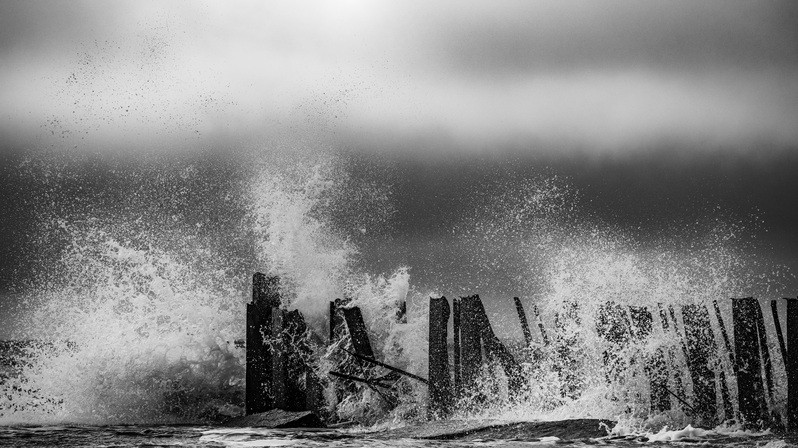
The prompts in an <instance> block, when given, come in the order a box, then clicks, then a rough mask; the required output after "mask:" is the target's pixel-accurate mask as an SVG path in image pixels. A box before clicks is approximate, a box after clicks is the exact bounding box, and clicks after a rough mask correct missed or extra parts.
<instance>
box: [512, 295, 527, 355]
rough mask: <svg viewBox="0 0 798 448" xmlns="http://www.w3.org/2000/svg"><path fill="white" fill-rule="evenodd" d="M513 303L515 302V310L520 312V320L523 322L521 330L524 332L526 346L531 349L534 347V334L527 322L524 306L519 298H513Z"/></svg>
mask: <svg viewBox="0 0 798 448" xmlns="http://www.w3.org/2000/svg"><path fill="white" fill-rule="evenodd" d="M513 301H515V310H516V311H517V312H518V320H520V321H521V330H522V331H523V332H524V342H526V346H527V347H529V346H530V345H532V332H531V331H529V322H527V320H526V313H525V312H524V305H523V304H522V303H521V299H519V298H518V297H513Z"/></svg>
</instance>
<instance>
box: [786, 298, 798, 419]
mask: <svg viewBox="0 0 798 448" xmlns="http://www.w3.org/2000/svg"><path fill="white" fill-rule="evenodd" d="M785 364H786V367H787V425H788V426H787V429H788V430H789V431H793V432H794V431H798V299H787V362H786V363H785Z"/></svg>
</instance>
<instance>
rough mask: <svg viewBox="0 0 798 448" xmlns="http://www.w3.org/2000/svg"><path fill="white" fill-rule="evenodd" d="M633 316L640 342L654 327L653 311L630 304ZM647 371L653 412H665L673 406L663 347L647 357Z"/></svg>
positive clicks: (633, 325)
mask: <svg viewBox="0 0 798 448" xmlns="http://www.w3.org/2000/svg"><path fill="white" fill-rule="evenodd" d="M629 313H630V314H631V316H632V329H633V331H632V333H633V335H634V337H635V339H637V340H638V342H643V341H644V340H646V339H647V338H648V337H649V336H651V332H652V331H653V329H654V328H653V327H654V318H653V316H652V315H651V312H650V311H648V309H646V307H642V306H630V307H629ZM645 370H646V373H647V374H648V381H649V384H650V386H651V393H650V402H651V411H652V412H663V411H667V410H669V409H670V408H671V397H670V394H669V393H668V365H667V364H666V363H665V351H664V349H663V348H662V347H659V348H657V349H656V350H655V351H654V353H652V354H651V355H649V356H647V357H646V367H645Z"/></svg>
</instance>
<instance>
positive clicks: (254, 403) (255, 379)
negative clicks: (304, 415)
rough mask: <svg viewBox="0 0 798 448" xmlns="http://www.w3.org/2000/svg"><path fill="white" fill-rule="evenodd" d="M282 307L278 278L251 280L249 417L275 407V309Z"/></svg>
mask: <svg viewBox="0 0 798 448" xmlns="http://www.w3.org/2000/svg"><path fill="white" fill-rule="evenodd" d="M279 306H280V294H279V278H277V277H266V275H265V274H262V273H260V272H258V273H256V274H255V275H253V276H252V302H251V303H248V304H247V341H246V367H247V370H246V390H245V394H246V397H245V410H246V413H247V414H248V415H249V414H255V413H258V412H264V411H267V410H269V409H272V408H273V407H274V402H273V400H272V399H271V397H270V394H271V388H272V378H271V365H272V358H271V349H270V347H269V345H268V340H269V339H270V338H271V336H272V332H271V324H272V308H275V307H279Z"/></svg>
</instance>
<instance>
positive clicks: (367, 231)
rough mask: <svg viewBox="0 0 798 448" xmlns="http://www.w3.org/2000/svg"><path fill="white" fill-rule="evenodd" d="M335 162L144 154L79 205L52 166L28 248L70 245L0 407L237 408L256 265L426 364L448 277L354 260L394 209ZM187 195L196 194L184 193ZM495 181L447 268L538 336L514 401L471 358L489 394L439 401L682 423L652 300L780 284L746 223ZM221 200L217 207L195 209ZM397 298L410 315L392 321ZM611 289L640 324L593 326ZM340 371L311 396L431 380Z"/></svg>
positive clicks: (13, 413) (396, 417)
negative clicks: (152, 163)
mask: <svg viewBox="0 0 798 448" xmlns="http://www.w3.org/2000/svg"><path fill="white" fill-rule="evenodd" d="M342 166H343V165H341V164H338V162H337V161H334V160H332V161H330V160H327V161H323V162H322V163H316V162H315V161H314V162H311V163H297V164H296V165H295V166H293V167H286V166H284V165H280V164H273V165H270V164H268V163H262V164H256V165H255V166H251V167H248V168H247V169H242V170H241V173H243V174H237V175H239V176H241V179H238V181H236V182H231V183H230V185H229V186H228V187H225V188H224V189H223V191H222V193H223V194H219V195H216V194H209V193H207V191H210V190H202V186H203V182H202V176H201V175H200V174H198V172H200V171H202V170H201V169H197V168H192V167H191V166H186V167H181V169H179V170H176V174H175V175H170V174H168V173H164V172H162V171H158V170H155V171H153V172H148V171H147V169H143V168H140V169H139V171H137V173H138V174H136V176H141V178H140V179H138V178H137V179H134V181H133V182H132V184H133V185H135V186H136V189H134V191H137V193H136V195H134V196H132V197H128V196H117V195H116V194H115V193H114V192H113V190H114V188H115V187H114V183H113V182H109V183H108V186H106V185H103V186H100V187H98V186H96V185H94V186H93V187H92V188H95V189H96V188H100V190H99V191H106V190H103V189H109V190H111V193H108V192H106V193H104V195H101V196H103V198H104V199H103V200H102V201H99V202H97V201H95V202H93V203H92V202H91V201H87V204H84V205H86V206H85V207H84V206H81V207H78V208H74V207H68V206H65V205H64V203H63V199H64V198H67V199H68V197H69V195H70V194H71V193H70V191H73V192H74V191H76V190H75V188H74V186H75V185H78V186H80V185H81V183H80V182H72V181H71V180H70V182H72V183H71V185H72V186H73V187H71V188H72V189H71V190H67V191H61V190H60V189H61V188H64V187H63V185H62V184H61V183H63V182H64V181H63V180H59V179H63V178H69V179H71V178H73V177H75V176H76V175H75V174H73V173H67V175H64V174H63V172H62V170H63V168H57V169H54V170H53V171H52V172H51V173H50V174H49V175H48V177H47V179H49V180H47V181H46V183H47V185H46V187H44V190H46V191H47V195H45V196H46V197H47V198H48V199H49V200H50V203H54V204H56V205H55V206H54V208H53V209H52V210H49V207H46V208H48V210H46V211H44V212H43V215H42V216H40V217H39V223H38V225H39V228H40V229H42V230H43V231H42V239H41V241H39V243H38V244H39V246H40V247H41V248H47V247H49V243H51V242H53V241H64V242H66V244H64V245H63V248H62V249H61V250H59V251H58V252H57V257H53V256H51V255H49V256H48V257H41V259H42V260H44V259H46V260H48V262H47V263H42V264H41V266H39V268H40V269H41V270H42V271H46V272H48V274H47V275H46V276H45V277H42V278H40V279H37V280H41V281H33V282H30V285H29V286H28V288H27V290H26V291H25V294H24V295H25V296H26V297H27V298H28V299H27V300H28V305H27V306H26V307H25V308H24V309H25V310H26V312H25V314H24V315H21V316H20V317H19V318H18V319H17V321H16V322H15V323H16V327H17V330H18V331H19V334H20V336H21V337H22V336H23V333H26V334H27V336H25V337H29V336H30V335H34V336H35V337H37V338H43V339H47V340H49V341H50V343H49V344H46V345H40V346H32V347H31V348H30V349H29V350H28V353H27V355H26V360H25V362H24V364H23V365H22V367H21V368H20V369H21V371H20V372H19V375H17V376H15V377H14V378H13V379H12V380H10V381H6V382H4V383H3V386H2V387H3V391H4V392H6V393H5V394H3V397H2V398H0V399H2V400H4V401H3V402H2V403H1V404H0V409H2V411H1V412H2V417H0V419H2V422H3V423H6V424H8V423H20V422H28V423H31V422H32V423H54V422H59V423H60V422H68V423H70V422H74V423H97V424H108V423H136V422H160V423H163V422H199V421H218V420H221V419H224V418H225V417H226V416H229V415H234V414H239V413H241V412H242V409H241V405H242V401H243V376H244V375H243V369H244V362H243V361H244V360H243V350H242V349H240V348H237V347H236V346H235V344H234V341H235V340H236V339H241V338H242V337H243V334H244V325H243V322H244V315H243V314H244V311H243V310H244V304H245V302H246V301H248V300H249V298H248V286H249V285H248V279H249V278H250V276H251V273H252V272H253V271H255V270H263V271H266V272H269V273H271V274H276V275H279V276H280V277H281V279H282V280H283V283H282V284H283V289H282V290H281V293H282V294H283V297H284V303H285V305H286V306H287V307H289V308H291V309H299V310H300V311H302V313H303V314H305V315H306V318H307V319H308V320H309V322H310V323H311V324H312V326H313V328H314V330H315V331H316V333H317V334H326V331H325V330H326V312H327V309H328V304H329V301H330V300H334V299H335V298H347V299H351V301H350V302H349V305H348V306H358V307H360V308H361V310H362V311H363V315H364V320H365V322H366V324H367V326H368V327H369V334H370V336H371V343H372V346H373V348H374V350H375V353H376V354H377V357H378V358H380V359H381V360H383V361H385V362H387V363H389V364H391V365H396V366H397V367H400V368H403V369H405V370H407V371H410V372H411V373H414V374H418V375H420V376H423V377H425V376H427V372H426V370H427V328H428V320H427V319H428V316H427V312H428V311H427V304H428V300H429V297H432V296H434V297H438V296H440V295H442V294H443V295H447V296H448V297H449V298H450V299H451V298H453V297H454V295H452V294H451V293H450V291H452V290H453V289H454V288H453V283H452V282H451V281H450V282H444V283H443V284H413V281H412V277H413V273H414V267H413V266H408V267H399V266H397V267H396V270H394V271H392V272H391V271H389V272H387V273H375V272H370V271H369V270H368V269H365V268H363V267H362V266H360V265H359V263H358V261H359V258H360V257H361V254H360V253H359V248H360V246H359V244H358V238H362V236H363V235H372V232H373V229H374V227H372V226H373V225H380V223H384V222H386V221H389V220H390V216H391V214H392V206H391V204H390V197H391V195H390V194H389V189H388V188H386V186H385V185H380V184H374V183H368V182H367V183H358V181H357V180H355V179H353V178H352V177H348V174H347V170H346V169H344V168H342ZM122 172H125V171H124V170H123V171H122ZM53 173H55V174H53ZM78 177H79V176H78ZM123 177H124V176H123ZM111 178H112V179H113V178H114V177H113V176H111ZM151 178H155V179H159V180H160V181H159V182H160V183H159V184H158V185H159V186H158V189H152V188H150V189H148V188H149V187H147V186H146V185H145V184H146V180H147V179H151ZM53 179H55V180H53ZM69 179H68V180H69ZM59 182H61V183H59ZM186 185H190V186H191V187H192V188H187V187H186ZM196 191H206V193H205V194H206V196H201V197H199V198H194V197H193V195H192V193H193V192H196ZM501 191H502V193H501V194H499V195H496V196H492V195H489V194H487V193H486V194H485V196H484V197H482V198H480V200H478V201H474V203H473V204H472V205H473V209H470V210H462V214H463V217H464V218H463V220H461V221H460V222H459V223H458V224H457V226H455V227H454V228H452V229H449V230H450V231H451V232H452V233H453V234H455V235H457V238H456V240H455V243H456V244H457V245H459V246H462V248H464V250H463V252H464V253H467V254H469V258H464V259H463V260H462V264H461V265H459V267H460V268H461V270H462V271H463V273H462V276H463V277H467V278H468V284H467V285H466V286H467V288H468V290H469V291H471V292H474V293H480V294H481V296H482V297H483V300H484V301H485V304H486V308H487V311H488V315H489V318H490V320H491V325H492V326H493V328H494V330H495V331H496V333H497V334H498V336H499V337H500V338H501V339H502V340H504V341H505V342H506V343H508V345H513V344H512V342H513V338H514V337H516V336H520V330H519V329H518V322H517V318H515V317H514V316H513V314H512V313H511V312H507V311H506V310H504V311H503V307H507V308H508V309H512V305H511V302H510V301H511V299H512V297H511V296H508V297H501V296H496V295H493V293H492V291H499V290H511V291H514V293H515V294H518V295H519V296H520V297H521V298H522V300H524V301H530V302H533V303H535V304H537V306H538V307H539V309H540V311H541V317H542V321H543V323H544V325H545V327H546V328H547V330H548V332H549V337H550V339H551V343H550V344H549V345H548V346H546V345H543V344H542V343H538V344H535V345H534V346H533V347H527V348H519V349H518V350H516V352H515V355H516V359H517V360H519V361H520V362H521V363H522V366H523V368H524V371H525V373H526V374H527V378H528V384H527V385H526V387H525V389H524V393H523V394H522V396H521V397H520V399H516V400H510V399H509V398H508V397H507V393H506V385H504V384H503V381H505V379H504V378H503V373H502V372H501V370H500V369H497V368H496V367H495V366H486V367H485V368H484V369H483V377H482V379H481V380H480V385H481V386H480V388H479V390H477V391H469V393H470V394H471V395H470V396H476V395H480V393H481V395H482V396H484V397H487V398H488V399H487V400H483V401H480V402H478V403H475V402H473V401H469V397H468V396H467V397H466V398H464V399H463V401H461V407H460V408H458V409H456V410H455V414H454V416H455V417H457V418H470V419H484V418H500V419H505V420H525V419H527V420H528V419H558V418H569V417H594V418H612V419H616V418H619V419H621V420H623V421H629V422H632V423H629V425H628V427H630V428H631V427H635V428H654V430H657V429H658V428H660V427H662V426H665V425H669V426H670V427H683V425H684V424H686V423H687V422H688V421H689V420H690V419H689V416H687V415H686V410H685V409H684V408H683V407H682V406H681V405H680V404H679V403H677V402H676V401H675V400H671V402H672V404H673V408H674V409H673V410H671V411H669V412H666V413H664V414H659V415H655V414H652V413H651V412H650V406H649V402H648V393H649V389H648V388H649V384H648V379H647V376H646V372H645V369H644V366H643V365H644V364H645V360H646V357H647V356H649V355H650V354H651V353H654V352H655V351H656V350H658V349H660V348H662V349H666V350H672V351H674V352H675V361H674V362H675V363H676V364H675V365H674V367H676V368H677V370H680V371H682V372H686V366H685V363H684V359H683V355H681V354H680V350H681V347H680V346H679V344H678V342H677V341H678V337H677V336H675V335H676V333H673V331H672V330H671V331H670V332H668V333H666V332H665V331H664V330H663V329H662V322H661V321H660V317H659V313H658V312H657V305H658V304H659V303H662V304H663V305H665V306H666V307H667V305H671V306H674V308H675V309H676V311H677V312H676V317H677V321H678V323H679V325H680V326H682V327H683V322H681V319H680V317H679V315H678V310H679V309H680V308H679V307H681V306H682V305H685V304H690V303H699V304H704V305H706V304H707V303H709V302H711V300H715V299H717V300H720V301H721V307H722V308H723V310H724V312H728V308H727V307H726V305H724V303H723V299H725V298H727V297H730V296H734V295H760V294H761V295H762V296H763V297H764V296H765V294H774V291H778V285H776V283H777V280H774V279H773V278H772V277H770V276H767V275H765V276H763V275H761V272H763V271H768V268H767V267H766V266H762V265H756V263H758V261H757V260H756V259H755V258H753V257H752V255H751V251H750V250H748V247H747V246H746V244H747V242H746V235H747V234H749V233H747V232H750V231H749V230H746V227H745V226H742V225H739V224H733V225H730V224H725V223H724V222H722V221H716V222H714V223H712V225H704V224H702V223H697V224H695V225H690V226H684V227H682V228H678V227H676V228H672V229H670V234H665V235H664V236H663V237H662V238H661V239H660V240H659V241H654V242H651V241H647V242H645V243H642V242H640V241H639V240H638V238H636V237H635V234H634V232H629V231H626V230H624V229H617V228H612V227H610V226H607V225H605V224H603V223H601V222H599V221H598V220H596V219H593V218H592V217H591V216H589V215H584V214H583V213H582V212H581V211H580V210H581V208H580V205H579V195H578V192H574V191H572V189H570V188H569V187H568V184H567V182H566V181H565V180H564V179H559V178H556V177H540V178H539V179H533V180H529V181H524V182H514V181H507V182H506V184H505V185H503V187H502V189H501ZM350 195H351V197H354V198H357V201H355V202H357V203H360V205H353V204H352V203H350V201H349V200H348V199H347V198H349V197H350ZM116 197H122V198H124V199H122V200H121V201H116V200H115V199H114V198H116ZM219 197H221V198H225V199H224V201H223V202H224V203H225V204H227V205H225V207H228V208H229V210H228V209H227V208H223V209H222V212H219V211H218V210H217V211H214V212H210V211H208V210H209V209H208V208H209V207H211V208H212V206H213V205H214V204H216V203H215V202H214V201H217V200H218V198H219ZM227 198H232V199H230V200H229V201H228V199H227ZM116 202H121V206H119V207H116V208H115V206H114V204H115V203H116ZM98 204H99V205H98ZM198 204H199V205H198ZM67 205H68V204H67ZM79 205H80V204H79ZM195 206H196V207H200V206H201V207H204V208H203V209H202V210H199V211H197V210H194V209H193V207H195ZM358 207H360V208H358ZM229 216H234V217H235V219H234V220H232V221H229V222H228V223H227V224H225V225H224V226H219V225H218V224H215V222H214V221H215V220H221V219H224V218H227V217H229ZM200 218H203V219H205V220H201V219H200ZM194 220H196V221H194ZM214 226H216V227H214ZM210 229H212V230H213V231H211V230H210ZM214 232H216V233H214ZM216 234H218V236H219V241H222V243H219V242H218V241H217V242H215V240H216V238H215V237H214V235H216ZM433 255H434V254H431V255H430V256H433ZM459 261H460V260H458V262H459ZM752 265H753V267H754V268H756V269H752ZM45 268H47V269H45ZM776 277H778V276H776ZM483 287H484V288H485V289H484V290H483V289H481V288H483ZM483 291H484V292H483ZM505 299H506V303H505V302H503V301H502V300H505ZM403 301H404V302H407V316H406V319H397V314H396V310H397V309H398V304H399V303H401V302H403ZM607 302H612V303H614V304H616V305H618V306H620V307H622V309H624V310H626V309H627V308H628V307H629V306H630V305H632V306H645V307H647V308H648V310H649V311H650V312H651V313H652V315H653V323H652V332H651V335H650V336H648V337H647V338H644V339H641V340H629V341H627V342H626V343H625V345H619V344H617V343H615V342H612V341H608V340H607V339H606V338H604V337H602V336H601V335H600V331H599V328H598V324H599V322H598V320H597V316H598V315H599V313H600V311H601V310H602V309H603V307H605V306H606V304H607ZM711 322H712V325H713V326H716V325H717V323H716V322H714V319H711ZM727 322H728V321H727ZM771 342H772V339H771ZM331 350H333V349H329V350H328V349H327V348H326V347H321V346H319V347H317V351H316V354H317V355H318V356H320V357H322V360H321V362H319V363H318V373H319V375H320V376H321V377H322V378H325V379H326V378H328V376H327V372H329V371H330V370H332V369H336V368H338V367H339V366H338V365H337V364H336V363H335V361H337V358H336V357H335V356H336V355H333V354H332V353H331ZM607 354H610V355H611V356H612V358H613V359H614V361H613V363H612V364H607V363H605V359H606V356H607ZM718 362H720V361H718ZM608 367H612V369H613V371H612V372H611V373H612V375H608ZM684 381H685V393H686V394H687V395H689V394H690V383H689V380H688V379H686V378H685V379H684ZM777 382H778V379H777ZM781 384H783V381H782V382H781ZM339 386H341V385H340V384H336V382H335V381H330V382H329V383H328V388H327V392H328V393H327V394H326V397H327V399H328V400H327V404H328V406H330V412H331V415H334V416H335V418H337V419H338V420H342V421H346V420H352V419H356V420H359V421H361V422H363V423H379V422H382V423H383V424H403V423H404V422H408V421H414V420H418V419H421V418H423V416H424V415H425V412H424V406H425V402H426V386H424V385H423V384H420V383H418V382H414V381H413V380H409V379H401V380H400V381H399V382H398V383H397V385H396V388H395V389H394V390H391V391H390V393H391V394H394V395H395V396H396V398H397V402H396V403H393V404H391V405H388V404H387V403H386V402H385V400H384V398H383V397H382V396H380V395H379V394H377V393H375V392H374V391H372V390H370V389H369V388H367V387H363V386H362V385H356V386H352V387H348V386H347V389H346V390H348V391H351V392H352V393H349V394H347V395H344V396H339V395H337V394H335V393H329V392H330V391H332V392H335V391H334V390H333V389H335V388H336V387H339ZM730 388H731V389H732V390H734V384H731V385H730ZM777 392H778V394H781V395H782V396H783V391H782V390H779V391H777ZM688 398H689V397H688ZM475 404H476V405H477V406H475ZM386 422H390V423H386Z"/></svg>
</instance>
